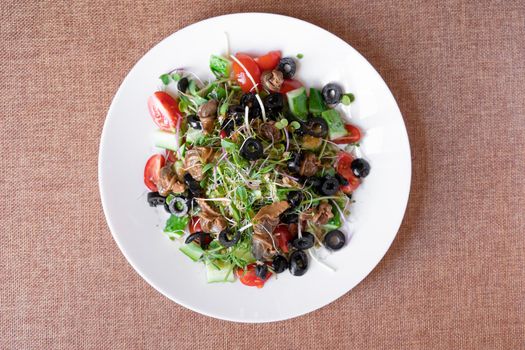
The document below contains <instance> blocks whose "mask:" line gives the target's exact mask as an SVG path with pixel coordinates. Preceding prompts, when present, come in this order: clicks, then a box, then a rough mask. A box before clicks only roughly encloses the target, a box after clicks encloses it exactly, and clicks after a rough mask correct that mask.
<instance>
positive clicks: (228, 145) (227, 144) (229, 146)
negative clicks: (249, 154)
mask: <svg viewBox="0 0 525 350" xmlns="http://www.w3.org/2000/svg"><path fill="white" fill-rule="evenodd" d="M221 147H223V148H224V149H225V150H226V152H228V153H233V152H235V151H236V150H237V149H238V148H239V146H237V144H236V143H234V142H232V141H228V140H226V139H222V140H221Z"/></svg>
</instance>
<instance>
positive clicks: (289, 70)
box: [277, 57, 297, 79]
mask: <svg viewBox="0 0 525 350" xmlns="http://www.w3.org/2000/svg"><path fill="white" fill-rule="evenodd" d="M296 68H297V65H296V64H295V61H294V59H293V58H291V57H283V58H281V60H280V61H279V64H278V65H277V70H279V71H281V72H282V73H283V77H284V78H285V79H290V78H292V77H293V76H294V75H295V70H296Z"/></svg>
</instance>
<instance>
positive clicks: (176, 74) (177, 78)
mask: <svg viewBox="0 0 525 350" xmlns="http://www.w3.org/2000/svg"><path fill="white" fill-rule="evenodd" d="M180 78H181V76H180V74H179V73H173V74H172V75H171V79H173V81H179V80H180Z"/></svg>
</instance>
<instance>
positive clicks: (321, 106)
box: [308, 88, 326, 115]
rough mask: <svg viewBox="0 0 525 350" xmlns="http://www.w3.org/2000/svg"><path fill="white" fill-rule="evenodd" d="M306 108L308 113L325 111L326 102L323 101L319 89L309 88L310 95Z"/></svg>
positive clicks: (317, 113)
mask: <svg viewBox="0 0 525 350" xmlns="http://www.w3.org/2000/svg"><path fill="white" fill-rule="evenodd" d="M308 109H309V110H310V113H312V114H315V115H319V114H321V113H322V112H324V111H326V104H325V103H324V101H323V95H322V94H321V91H319V90H317V89H314V88H310V97H309V98H308Z"/></svg>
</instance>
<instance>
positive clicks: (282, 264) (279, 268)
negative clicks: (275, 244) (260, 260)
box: [272, 255, 288, 273]
mask: <svg viewBox="0 0 525 350" xmlns="http://www.w3.org/2000/svg"><path fill="white" fill-rule="evenodd" d="M272 268H273V270H274V271H275V273H281V272H284V270H286V269H287V268H288V260H286V258H285V257H284V256H282V255H276V256H274V257H273V261H272Z"/></svg>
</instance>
